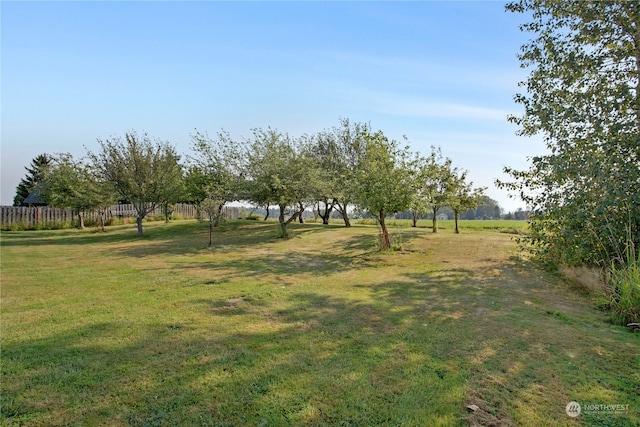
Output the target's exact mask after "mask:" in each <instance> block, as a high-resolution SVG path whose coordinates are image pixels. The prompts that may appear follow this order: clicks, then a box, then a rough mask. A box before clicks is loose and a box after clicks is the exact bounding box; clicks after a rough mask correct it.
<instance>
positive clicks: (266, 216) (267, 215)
mask: <svg viewBox="0 0 640 427" xmlns="http://www.w3.org/2000/svg"><path fill="white" fill-rule="evenodd" d="M267 218H269V205H267V214H266V215H265V216H264V219H263V221H266V220H267Z"/></svg>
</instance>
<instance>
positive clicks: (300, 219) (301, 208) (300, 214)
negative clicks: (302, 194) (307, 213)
mask: <svg viewBox="0 0 640 427" xmlns="http://www.w3.org/2000/svg"><path fill="white" fill-rule="evenodd" d="M299 206H300V210H299V211H298V221H299V222H300V224H304V220H303V219H302V213H303V212H304V205H303V204H302V203H300V204H299Z"/></svg>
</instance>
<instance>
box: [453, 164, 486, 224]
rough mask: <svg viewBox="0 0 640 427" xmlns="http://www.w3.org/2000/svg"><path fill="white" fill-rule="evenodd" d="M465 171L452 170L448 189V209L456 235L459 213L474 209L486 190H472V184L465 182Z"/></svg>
mask: <svg viewBox="0 0 640 427" xmlns="http://www.w3.org/2000/svg"><path fill="white" fill-rule="evenodd" d="M467 173H468V172H467V171H459V170H458V169H457V168H454V169H453V170H452V174H451V178H452V179H451V187H450V188H449V191H450V193H451V194H450V197H449V207H450V208H451V209H452V210H453V214H454V218H455V224H456V234H459V233H460V230H459V229H458V219H459V218H460V213H461V212H464V211H466V210H469V209H475V208H476V207H478V203H480V198H481V197H482V196H484V191H485V190H486V188H480V187H478V188H472V187H473V182H467Z"/></svg>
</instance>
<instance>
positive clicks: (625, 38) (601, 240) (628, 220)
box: [500, 0, 640, 264]
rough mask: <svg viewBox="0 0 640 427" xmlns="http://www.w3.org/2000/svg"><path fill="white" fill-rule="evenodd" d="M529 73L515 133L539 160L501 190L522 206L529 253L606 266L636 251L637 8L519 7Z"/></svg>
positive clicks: (639, 184) (639, 181)
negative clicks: (539, 145)
mask: <svg viewBox="0 0 640 427" xmlns="http://www.w3.org/2000/svg"><path fill="white" fill-rule="evenodd" d="M507 10H509V11H512V12H521V13H524V12H527V13H530V15H531V16H532V20H531V21H530V22H528V23H525V24H523V25H522V26H521V29H522V30H523V31H526V32H529V33H532V35H533V38H532V39H531V41H530V42H528V43H527V44H525V45H524V46H522V50H521V53H520V55H519V58H520V61H521V64H522V67H524V68H527V69H529V70H530V74H529V77H528V79H527V80H526V81H524V82H522V83H521V86H522V87H524V88H525V89H526V93H524V94H518V95H516V98H515V99H516V102H518V103H520V104H521V105H522V106H523V107H524V114H523V115H522V116H519V117H512V118H511V120H512V121H513V122H514V123H516V124H518V125H519V126H520V134H522V135H527V136H529V135H535V134H542V135H543V137H544V140H545V142H546V145H547V148H548V151H549V152H548V153H547V154H542V155H539V156H535V157H533V158H531V166H530V169H529V170H525V171H518V170H514V169H512V168H506V169H505V171H506V172H507V173H509V174H510V175H511V176H512V178H513V179H514V181H512V182H501V183H500V185H501V186H503V187H505V188H509V189H511V190H514V191H516V192H518V193H519V194H520V196H521V197H522V199H523V200H525V201H526V202H527V204H528V205H529V207H530V209H531V210H532V213H531V217H530V218H531V224H532V225H531V228H532V233H531V235H530V237H529V240H528V242H529V243H530V248H531V249H532V251H533V252H534V253H536V254H538V255H540V256H542V257H545V258H547V259H554V260H560V261H561V262H565V263H570V264H577V263H588V264H602V263H605V264H606V263H609V262H610V261H609V260H611V259H612V258H616V257H621V256H622V257H624V254H625V253H627V251H626V249H625V247H626V246H628V245H635V246H636V247H637V246H638V244H640V143H639V141H640V32H639V30H638V29H639V28H640V7H638V3H637V2H634V1H621V0H620V1H600V0H597V1H596V0H589V1H585V0H567V1H552V0H522V1H518V2H513V3H510V4H508V5H507Z"/></svg>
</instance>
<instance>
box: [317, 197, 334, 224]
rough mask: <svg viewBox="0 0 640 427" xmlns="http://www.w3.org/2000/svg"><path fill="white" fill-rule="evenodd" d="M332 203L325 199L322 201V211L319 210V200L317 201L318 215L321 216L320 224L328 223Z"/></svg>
mask: <svg viewBox="0 0 640 427" xmlns="http://www.w3.org/2000/svg"><path fill="white" fill-rule="evenodd" d="M333 207H334V205H333V204H331V205H330V204H329V203H328V202H327V201H326V200H325V201H324V213H322V212H320V202H318V207H317V210H318V215H319V216H320V218H322V225H329V219H330V218H331V211H332V210H333Z"/></svg>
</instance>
